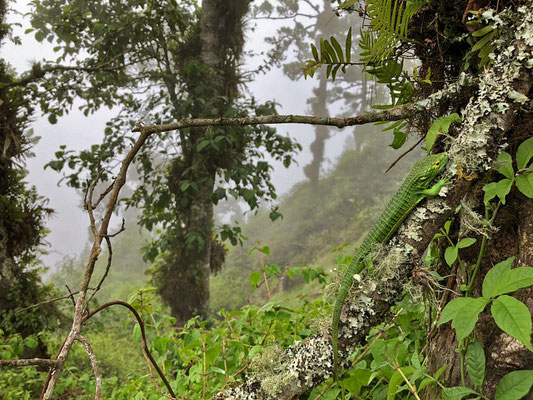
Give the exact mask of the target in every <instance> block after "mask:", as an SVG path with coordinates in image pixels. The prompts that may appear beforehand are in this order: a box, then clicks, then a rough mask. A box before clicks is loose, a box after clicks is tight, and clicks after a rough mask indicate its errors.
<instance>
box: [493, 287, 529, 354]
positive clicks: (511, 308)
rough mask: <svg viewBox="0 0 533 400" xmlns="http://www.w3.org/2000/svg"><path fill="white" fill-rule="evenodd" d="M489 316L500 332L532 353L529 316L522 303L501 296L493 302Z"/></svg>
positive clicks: (512, 298) (509, 297)
mask: <svg viewBox="0 0 533 400" xmlns="http://www.w3.org/2000/svg"><path fill="white" fill-rule="evenodd" d="M491 314H492V316H493V317H494V321H495V322H496V325H498V326H499V327H500V329H501V330H502V331H504V332H505V333H507V334H508V335H511V336H512V337H514V338H515V339H517V340H518V341H520V342H521V343H522V344H524V346H526V347H527V348H528V349H529V350H530V351H533V346H531V314H530V313H529V309H528V308H527V306H526V305H525V304H524V303H522V302H521V301H519V300H517V299H515V298H514V297H511V296H507V295H502V296H500V297H498V298H496V299H495V300H494V301H493V303H492V307H491Z"/></svg>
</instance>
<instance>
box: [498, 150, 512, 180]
mask: <svg viewBox="0 0 533 400" xmlns="http://www.w3.org/2000/svg"><path fill="white" fill-rule="evenodd" d="M496 165H497V166H498V168H497V171H498V172H499V173H500V174H502V175H504V176H505V177H506V178H509V179H513V178H514V169H513V160H512V158H511V155H510V154H509V153H507V152H505V151H502V152H501V153H500V155H499V156H498V159H497V160H496Z"/></svg>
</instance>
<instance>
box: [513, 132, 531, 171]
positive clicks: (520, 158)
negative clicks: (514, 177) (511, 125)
mask: <svg viewBox="0 0 533 400" xmlns="http://www.w3.org/2000/svg"><path fill="white" fill-rule="evenodd" d="M531 157H533V137H532V138H529V139H527V140H525V141H524V142H522V143H521V144H520V146H518V150H517V151H516V166H517V167H518V169H522V168H525V167H526V166H527V164H528V163H529V161H530V160H531Z"/></svg>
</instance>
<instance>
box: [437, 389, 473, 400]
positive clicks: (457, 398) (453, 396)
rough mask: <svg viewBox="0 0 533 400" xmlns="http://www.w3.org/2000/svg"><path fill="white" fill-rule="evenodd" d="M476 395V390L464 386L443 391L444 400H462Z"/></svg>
mask: <svg viewBox="0 0 533 400" xmlns="http://www.w3.org/2000/svg"><path fill="white" fill-rule="evenodd" d="M475 393H476V391H475V390H472V389H470V388H468V387H463V386H457V387H453V388H444V389H442V400H461V399H462V398H464V397H465V396H468V395H470V394H475Z"/></svg>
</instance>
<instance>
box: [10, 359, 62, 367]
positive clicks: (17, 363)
mask: <svg viewBox="0 0 533 400" xmlns="http://www.w3.org/2000/svg"><path fill="white" fill-rule="evenodd" d="M29 365H38V366H40V367H48V368H53V367H55V366H56V365H57V361H56V360H49V359H47V358H22V359H20V360H0V366H2V367H27V366H29Z"/></svg>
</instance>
